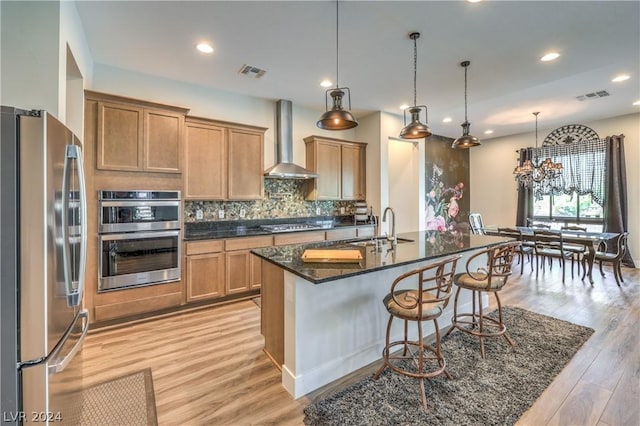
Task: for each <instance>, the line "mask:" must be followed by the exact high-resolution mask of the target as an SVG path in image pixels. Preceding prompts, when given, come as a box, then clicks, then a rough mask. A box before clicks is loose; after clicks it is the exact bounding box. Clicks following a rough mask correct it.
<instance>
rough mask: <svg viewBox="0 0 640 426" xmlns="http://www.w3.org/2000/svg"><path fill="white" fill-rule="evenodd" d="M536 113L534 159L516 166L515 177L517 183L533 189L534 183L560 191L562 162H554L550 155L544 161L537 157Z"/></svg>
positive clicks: (536, 113)
mask: <svg viewBox="0 0 640 426" xmlns="http://www.w3.org/2000/svg"><path fill="white" fill-rule="evenodd" d="M538 114H540V112H534V113H533V115H535V116H536V148H535V150H534V155H535V157H534V160H533V162H532V161H531V160H526V161H525V162H524V164H523V165H522V166H516V168H515V169H514V170H513V174H514V175H515V179H516V181H517V182H518V184H520V185H522V186H523V187H524V188H527V189H533V188H534V187H535V186H536V185H538V186H540V187H542V188H543V189H544V190H545V193H546V191H547V190H548V191H551V192H553V193H556V192H555V191H561V190H562V186H563V182H562V170H563V166H562V163H555V162H554V161H553V160H551V158H550V157H547V158H546V159H545V160H544V161H542V162H541V161H540V160H539V158H538V154H539V151H538Z"/></svg>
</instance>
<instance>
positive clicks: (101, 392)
mask: <svg viewBox="0 0 640 426" xmlns="http://www.w3.org/2000/svg"><path fill="white" fill-rule="evenodd" d="M71 400H72V401H73V402H72V403H71V405H72V406H73V405H75V406H74V407H72V408H71V409H70V410H69V412H65V415H64V419H63V420H64V422H65V424H70V425H82V426H84V425H132V426H133V425H136V426H137V425H140V426H154V425H157V424H158V417H157V413H156V401H155V393H154V391H153V378H152V376H151V369H150V368H147V369H145V370H141V371H137V372H135V373H131V374H127V375H125V376H121V377H117V378H115V379H112V380H109V381H106V382H102V383H98V384H96V385H93V386H90V387H88V388H85V389H82V390H81V391H80V392H78V393H77V394H75V395H74V396H73V397H72V398H71Z"/></svg>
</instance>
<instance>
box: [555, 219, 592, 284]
mask: <svg viewBox="0 0 640 426" xmlns="http://www.w3.org/2000/svg"><path fill="white" fill-rule="evenodd" d="M560 230H561V231H576V232H587V228H585V227H584V226H578V225H567V226H563V227H561V228H560ZM564 248H565V249H566V250H567V251H570V252H571V253H573V258H572V259H571V276H572V277H573V262H574V260H575V261H577V263H578V274H579V273H580V265H582V268H583V269H584V262H585V257H584V256H585V255H586V253H587V249H586V248H585V246H583V245H582V244H570V243H565V245H564Z"/></svg>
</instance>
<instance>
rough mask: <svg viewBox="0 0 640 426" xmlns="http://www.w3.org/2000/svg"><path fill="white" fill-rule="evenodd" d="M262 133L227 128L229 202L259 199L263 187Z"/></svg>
mask: <svg viewBox="0 0 640 426" xmlns="http://www.w3.org/2000/svg"><path fill="white" fill-rule="evenodd" d="M263 152H264V131H257V130H249V129H246V130H245V129H240V128H229V164H228V177H227V179H228V181H227V185H228V193H227V198H228V199H229V200H256V199H261V198H262V194H263V186H264V183H263V182H264V177H263V170H264V160H263V156H264V153H263Z"/></svg>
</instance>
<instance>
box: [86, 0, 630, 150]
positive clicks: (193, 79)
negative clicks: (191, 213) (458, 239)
mask: <svg viewBox="0 0 640 426" xmlns="http://www.w3.org/2000/svg"><path fill="white" fill-rule="evenodd" d="M76 3H77V8H78V12H79V14H80V18H81V20H82V22H83V26H84V30H85V32H86V35H87V39H88V44H89V47H90V49H91V52H92V55H93V59H94V61H95V62H96V63H99V64H106V65H109V66H113V67H118V68H123V69H127V70H134V71H138V72H142V73H147V74H151V75H155V76H161V77H166V78H170V79H174V80H179V81H184V82H188V83H193V84H196V85H201V86H204V87H211V88H215V89H221V90H226V91H230V92H236V93H242V94H246V95H252V96H257V97H261V98H267V99H274V100H276V99H281V98H282V99H290V100H292V101H293V102H294V104H298V105H302V106H306V107H309V108H314V109H317V110H318V111H322V110H324V90H325V89H324V88H322V87H320V86H319V83H320V81H321V80H322V79H325V78H329V79H331V80H332V81H333V82H334V83H335V74H336V41H335V35H336V13H335V12H336V4H335V2H334V1H333V0H326V1H288V2H285V1H281V2H277V1H254V2H249V1H197V2H187V1H141V2H133V1H127V2H123V1H77V2H76ZM339 8H340V9H339V11H340V30H339V35H340V43H339V52H340V68H339V72H340V81H339V83H340V85H341V86H348V87H349V88H350V89H351V94H352V100H351V102H352V110H353V112H354V113H355V114H356V116H364V115H365V114H367V113H369V112H372V111H378V110H380V111H387V112H390V113H394V114H401V111H400V109H399V105H401V104H403V103H412V102H413V42H412V41H411V40H410V39H409V37H408V34H409V33H410V32H412V31H419V32H420V33H421V37H420V39H419V40H418V78H417V80H418V88H417V90H418V99H417V102H418V104H419V105H420V104H426V105H427V106H428V108H429V125H430V126H431V128H432V130H433V131H434V133H436V134H440V135H445V136H450V137H457V136H459V135H460V134H461V130H460V127H459V124H460V123H462V121H464V69H463V68H462V67H460V62H461V61H463V60H470V61H471V66H470V67H469V70H468V93H469V95H468V96H469V121H470V122H471V123H472V127H471V133H472V134H474V135H476V136H478V137H480V138H481V139H483V138H484V139H487V138H489V137H496V136H504V135H509V134H514V133H521V132H528V131H532V130H533V127H534V118H533V116H532V115H531V113H532V112H533V111H541V113H540V116H539V126H540V128H541V129H542V128H546V129H553V128H556V127H559V126H562V125H565V124H574V123H577V124H583V123H586V122H589V121H592V120H594V119H600V118H608V117H613V116H618V115H623V114H629V113H632V112H637V111H640V107H639V106H632V103H633V102H635V101H637V100H640V2H638V1H620V2H618V1H587V2H579V1H548V2H541V1H531V2H529V1H483V2H480V3H468V2H466V1H455V2H454V1H445V2H436V1H356V0H342V1H340V3H339ZM202 40H207V41H209V42H211V43H212V45H213V46H214V48H215V52H214V53H213V54H212V55H209V56H205V55H203V54H201V53H199V52H197V51H196V50H195V49H194V46H195V44H196V43H197V42H199V41H202ZM553 50H555V51H558V52H560V53H561V56H560V58H559V59H557V60H555V61H552V62H546V63H543V62H541V61H540V60H539V58H540V57H541V56H542V55H543V54H544V53H546V52H548V51H553ZM243 64H249V65H253V66H256V67H259V68H262V69H265V70H266V71H267V73H266V74H265V75H264V76H263V77H262V78H260V79H254V78H250V77H248V76H245V75H242V74H239V73H238V70H239V69H240V67H241V66H242V65H243ZM621 73H626V74H629V75H630V76H631V79H629V80H627V81H625V82H622V83H612V82H611V79H612V78H613V77H614V76H616V75H618V74H621ZM599 90H607V91H608V92H609V93H610V96H608V97H603V98H595V99H589V100H585V101H578V100H577V99H576V96H578V95H584V94H586V93H591V92H595V91H599ZM446 116H449V117H452V119H453V121H452V122H451V123H448V124H445V123H442V119H443V118H444V117H446ZM486 129H493V130H494V134H493V135H491V136H486V135H484V134H483V132H484V131H485V130H486ZM544 136H545V135H541V139H543V138H544ZM601 136H605V135H601Z"/></svg>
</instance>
